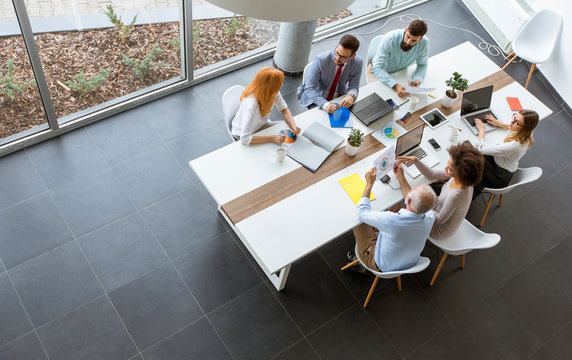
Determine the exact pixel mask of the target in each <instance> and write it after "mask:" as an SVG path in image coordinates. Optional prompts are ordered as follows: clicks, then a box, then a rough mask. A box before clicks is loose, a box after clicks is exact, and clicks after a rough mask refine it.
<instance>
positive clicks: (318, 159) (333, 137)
mask: <svg viewBox="0 0 572 360" xmlns="http://www.w3.org/2000/svg"><path fill="white" fill-rule="evenodd" d="M342 141H344V138H343V137H341V136H340V135H338V134H336V133H335V132H334V131H332V130H331V129H329V128H327V127H325V126H324V125H322V124H320V123H318V122H315V123H313V124H312V125H310V126H309V127H308V128H307V129H306V130H304V132H303V133H302V134H300V135H298V137H297V139H296V142H295V143H293V144H292V145H290V146H288V149H287V150H286V152H287V154H288V156H290V157H291V158H292V159H294V160H295V161H297V162H299V163H300V164H302V165H303V166H304V167H306V168H307V169H309V170H310V171H312V172H315V171H316V170H318V168H319V167H320V165H322V163H323V162H324V161H325V160H326V159H327V158H328V156H330V154H331V153H332V151H334V150H335V149H336V147H337V146H338V145H339V144H341V142H342Z"/></svg>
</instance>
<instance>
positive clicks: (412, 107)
mask: <svg viewBox="0 0 572 360" xmlns="http://www.w3.org/2000/svg"><path fill="white" fill-rule="evenodd" d="M417 104H419V98H418V97H417V96H411V97H409V110H415V108H416V107H417Z"/></svg>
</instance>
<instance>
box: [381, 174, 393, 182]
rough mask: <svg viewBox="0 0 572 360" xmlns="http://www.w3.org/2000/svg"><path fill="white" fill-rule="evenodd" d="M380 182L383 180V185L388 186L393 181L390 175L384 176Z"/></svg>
mask: <svg viewBox="0 0 572 360" xmlns="http://www.w3.org/2000/svg"><path fill="white" fill-rule="evenodd" d="M379 180H381V182H382V183H384V184H387V183H388V182H389V181H390V180H391V178H390V177H389V175H383V176H382V177H381V179H379Z"/></svg>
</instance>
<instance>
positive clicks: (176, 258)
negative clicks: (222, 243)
mask: <svg viewBox="0 0 572 360" xmlns="http://www.w3.org/2000/svg"><path fill="white" fill-rule="evenodd" d="M230 231H231V230H227V231H225V232H223V233H222V234H220V235H217V236H215V237H213V238H212V239H209V240H207V241H205V242H204V243H201V244H199V245H197V246H195V247H193V248H192V249H189V250H187V251H185V252H184V253H182V254H178V255H177V256H175V257H174V258H172V259H171V261H177V260H179V259H181V258H183V257H184V256H187V255H189V254H191V253H193V252H197V251H199V250H200V248H201V247H203V246H207V245H208V244H210V243H212V242H214V241H215V240H217V239H218V238H221V237H223V236H225V235H227V236H230V237H231V238H232V235H231V234H230ZM227 233H228V234H227ZM232 243H233V244H234V246H236V247H237V248H238V249H239V250H240V251H241V253H242V254H243V256H244V257H245V259H246V260H247V261H248V263H249V264H250V266H251V269H252V271H254V272H255V273H256V274H258V271H257V270H256V269H255V268H254V265H253V264H252V263H251V262H250V261H249V259H248V257H247V256H246V255H245V254H244V252H243V251H242V249H241V248H240V246H238V245H237V244H236V242H235V241H234V239H232ZM163 251H164V250H163ZM167 258H169V256H168V255H167ZM174 266H175V265H174V264H173V267H174ZM175 270H176V271H177V273H178V272H179V271H178V270H177V268H176V267H175ZM179 276H181V277H182V275H181V274H179ZM258 279H259V281H258V282H257V283H256V285H254V286H257V285H258V284H260V283H261V282H264V280H265V279H263V278H262V277H261V276H260V274H258ZM254 286H253V287H254ZM245 291H246V290H245ZM241 294H242V293H241ZM238 296H240V294H239V295H237V296H236V297H238ZM236 297H235V298H236ZM233 299H234V298H233ZM233 299H231V300H229V301H232V300H233ZM227 303H228V302H227ZM225 304H226V303H225ZM218 308H220V306H219V307H217V309H218ZM215 310H216V309H215ZM213 311H214V310H213ZM213 311H209V314H210V313H212V312H213Z"/></svg>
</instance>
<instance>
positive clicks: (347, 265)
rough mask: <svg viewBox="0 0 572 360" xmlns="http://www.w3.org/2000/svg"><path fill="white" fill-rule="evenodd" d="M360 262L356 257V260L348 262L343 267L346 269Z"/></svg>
mask: <svg viewBox="0 0 572 360" xmlns="http://www.w3.org/2000/svg"><path fill="white" fill-rule="evenodd" d="M358 262H359V260H357V259H356V260H354V261H352V262H351V263H349V264H346V265H345V266H344V267H343V268H342V271H344V270H345V269H347V268H350V267H352V266H354V265H355V264H357V263H358Z"/></svg>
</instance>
